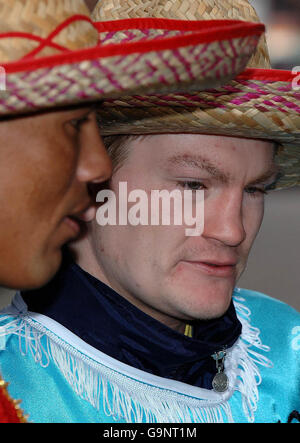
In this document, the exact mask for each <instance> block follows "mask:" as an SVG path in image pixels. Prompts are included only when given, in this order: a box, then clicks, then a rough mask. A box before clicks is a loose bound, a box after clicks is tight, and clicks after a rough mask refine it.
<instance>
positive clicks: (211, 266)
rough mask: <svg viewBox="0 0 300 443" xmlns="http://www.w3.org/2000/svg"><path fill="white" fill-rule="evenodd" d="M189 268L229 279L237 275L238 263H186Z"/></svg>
mask: <svg viewBox="0 0 300 443" xmlns="http://www.w3.org/2000/svg"><path fill="white" fill-rule="evenodd" d="M183 263H185V264H187V266H190V267H193V268H194V269H195V270H197V271H200V272H203V273H205V274H207V275H210V276H214V277H222V278H226V277H227V278H228V277H233V276H234V275H235V274H236V265H237V263H236V262H233V261H223V262H221V261H184V262H183Z"/></svg>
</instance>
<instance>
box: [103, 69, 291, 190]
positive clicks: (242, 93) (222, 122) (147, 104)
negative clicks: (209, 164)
mask: <svg viewBox="0 0 300 443" xmlns="http://www.w3.org/2000/svg"><path fill="white" fill-rule="evenodd" d="M99 125H100V128H101V134H102V135H116V134H157V133H203V134H216V135H227V136H236V137H245V138H253V139H262V140H271V141H275V142H277V143H278V144H279V145H281V146H282V148H281V149H280V150H279V153H278V156H277V161H278V163H279V164H280V166H281V169H282V172H283V174H284V176H283V177H282V179H281V180H280V181H279V182H278V185H277V189H282V188H286V187H292V186H296V185H299V184H300V93H299V92H297V91H295V90H293V84H292V73H288V72H285V71H279V72H278V71H274V70H270V71H269V70H251V69H249V70H247V71H245V72H244V73H243V74H242V75H240V76H239V77H237V78H236V79H235V80H233V81H231V82H229V83H228V84H227V85H225V86H223V87H220V88H217V89H213V90H209V91H202V92H199V93H197V94H178V93H177V94H168V95H152V96H135V97H124V98H123V99H119V100H107V101H104V102H103V104H102V106H101V109H100V110H99Z"/></svg>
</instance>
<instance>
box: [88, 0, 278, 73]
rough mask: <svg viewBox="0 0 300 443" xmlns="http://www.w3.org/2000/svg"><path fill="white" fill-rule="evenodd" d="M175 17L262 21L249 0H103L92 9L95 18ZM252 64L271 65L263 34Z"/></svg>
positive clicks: (179, 18) (255, 65) (264, 66)
mask: <svg viewBox="0 0 300 443" xmlns="http://www.w3.org/2000/svg"><path fill="white" fill-rule="evenodd" d="M150 17H153V18H167V19H173V20H224V19H225V20H226V19H227V20H244V21H247V22H260V19H259V17H258V15H257V13H256V11H255V9H254V7H253V6H252V5H250V3H249V1H248V0H99V1H98V3H97V4H96V6H95V9H94V11H93V13H92V19H93V20H94V21H109V20H121V19H128V18H150ZM248 67H252V68H262V69H269V68H270V58H269V53H268V48H267V44H266V39H265V36H262V37H261V40H260V42H259V45H258V48H257V50H256V53H255V54H254V55H253V57H252V59H251V60H250V62H249V64H248Z"/></svg>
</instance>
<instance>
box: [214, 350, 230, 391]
mask: <svg viewBox="0 0 300 443" xmlns="http://www.w3.org/2000/svg"><path fill="white" fill-rule="evenodd" d="M225 357H226V351H225V349H223V350H222V351H219V352H215V353H214V354H213V355H212V358H213V359H214V360H215V361H216V368H217V371H218V373H217V374H216V375H215V376H214V378H213V381H212V387H213V390H214V391H215V392H225V391H227V389H228V386H229V380H228V377H227V375H226V374H225V373H224V360H225Z"/></svg>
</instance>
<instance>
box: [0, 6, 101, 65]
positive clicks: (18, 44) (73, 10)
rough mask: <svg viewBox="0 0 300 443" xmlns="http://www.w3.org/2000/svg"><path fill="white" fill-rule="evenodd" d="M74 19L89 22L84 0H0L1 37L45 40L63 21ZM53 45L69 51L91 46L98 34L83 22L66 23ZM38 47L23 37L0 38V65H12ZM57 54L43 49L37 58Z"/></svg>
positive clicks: (92, 27)
mask: <svg viewBox="0 0 300 443" xmlns="http://www.w3.org/2000/svg"><path fill="white" fill-rule="evenodd" d="M74 15H83V16H86V17H87V18H90V11H89V9H88V8H87V6H86V4H85V1H84V0H30V1H28V0H9V1H8V0H0V30H1V33H7V32H22V33H29V34H31V35H34V36H35V37H38V38H41V39H46V38H47V37H48V36H49V35H50V34H51V33H52V32H53V31H55V29H56V28H57V27H58V26H59V25H61V24H62V23H63V22H64V21H65V20H67V19H69V18H70V17H72V16H74ZM52 42H53V43H55V44H57V45H60V46H61V47H63V48H66V49H69V50H76V49H82V48H85V47H90V46H94V45H96V44H97V42H98V32H97V31H96V29H95V28H94V26H93V25H92V24H91V23H89V22H88V21H86V20H78V21H74V22H72V23H70V24H69V25H68V26H66V27H65V28H64V29H62V31H61V32H59V33H58V35H56V36H55V37H54V38H53V40H52ZM39 46H40V42H39V41H37V40H33V39H31V38H29V37H28V38H25V37H22V38H21V37H12V36H10V37H2V38H0V62H1V63H7V62H11V61H16V60H19V59H21V58H22V57H24V56H26V55H27V54H28V53H30V52H31V51H33V50H34V49H36V48H38V47H39ZM59 52H60V50H59V49H57V48H54V47H53V46H52V47H51V45H50V46H49V45H46V46H45V47H44V48H43V49H42V50H41V51H40V52H38V57H41V56H47V55H52V54H57V53H59Z"/></svg>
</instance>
